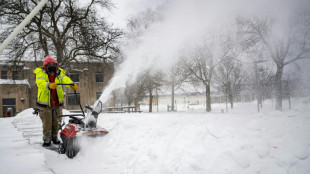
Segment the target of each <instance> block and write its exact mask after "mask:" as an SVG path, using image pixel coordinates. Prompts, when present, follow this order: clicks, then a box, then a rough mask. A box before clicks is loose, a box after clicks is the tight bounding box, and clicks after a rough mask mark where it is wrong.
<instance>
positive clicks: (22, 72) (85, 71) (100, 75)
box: [0, 62, 113, 117]
mask: <svg viewBox="0 0 310 174" xmlns="http://www.w3.org/2000/svg"><path fill="white" fill-rule="evenodd" d="M38 66H42V62H21V63H19V64H17V65H13V64H12V63H7V62H0V73H1V74H0V77H1V78H0V117H3V116H5V113H6V111H8V110H11V111H12V114H13V115H16V114H17V113H18V112H21V111H23V110H24V109H27V108H33V107H36V96H37V86H36V84H35V74H34V73H33V70H34V69H35V68H36V67H38ZM111 67H113V66H107V65H106V64H103V63H90V62H84V63H79V64H78V63H71V64H70V66H69V67H68V68H65V71H66V75H67V76H69V77H70V78H71V79H72V80H73V81H74V82H75V83H77V84H78V86H79V89H78V90H77V94H78V100H80V102H81V104H82V106H84V105H85V104H93V103H94V102H95V101H96V100H97V99H98V98H99V97H100V95H101V93H102V91H103V88H104V87H105V86H106V85H107V83H108V81H109V80H110V79H111V77H112V75H113V68H111ZM63 89H64V93H65V103H64V104H65V108H66V109H68V110H79V105H78V103H77V102H76V100H75V95H74V92H73V90H72V89H69V88H66V87H63Z"/></svg>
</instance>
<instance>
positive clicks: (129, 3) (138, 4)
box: [107, 0, 165, 28]
mask: <svg viewBox="0 0 310 174" xmlns="http://www.w3.org/2000/svg"><path fill="white" fill-rule="evenodd" d="M164 1H165V0H112V2H113V3H114V6H115V8H113V10H112V12H110V13H109V14H107V15H108V16H109V20H110V21H111V22H112V23H113V24H114V25H116V26H118V27H121V28H124V27H125V26H126V22H127V19H128V18H130V17H131V16H133V15H134V14H137V13H139V12H141V11H144V10H145V9H147V8H155V7H156V6H158V5H159V4H161V3H163V2H164Z"/></svg>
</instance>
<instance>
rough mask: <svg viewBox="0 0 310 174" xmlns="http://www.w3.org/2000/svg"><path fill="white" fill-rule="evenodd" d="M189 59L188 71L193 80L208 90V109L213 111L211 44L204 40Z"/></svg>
mask: <svg viewBox="0 0 310 174" xmlns="http://www.w3.org/2000/svg"><path fill="white" fill-rule="evenodd" d="M191 53H192V54H191V55H190V58H188V59H189V61H188V65H189V66H188V67H189V68H188V71H189V72H190V74H191V77H190V78H191V79H192V82H193V83H194V84H195V83H202V84H203V86H204V87H205V90H206V111H207V112H210V111H211V80H212V78H213V72H214V67H215V66H214V64H213V50H212V46H211V44H208V43H207V42H206V41H203V42H202V43H201V45H199V46H196V47H195V48H194V49H193V51H192V52H191Z"/></svg>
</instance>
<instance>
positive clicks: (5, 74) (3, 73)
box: [1, 71, 8, 79]
mask: <svg viewBox="0 0 310 174" xmlns="http://www.w3.org/2000/svg"><path fill="white" fill-rule="evenodd" d="M1 79H8V72H7V71H1Z"/></svg>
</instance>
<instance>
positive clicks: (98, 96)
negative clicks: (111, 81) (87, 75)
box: [96, 92, 102, 100]
mask: <svg viewBox="0 0 310 174" xmlns="http://www.w3.org/2000/svg"><path fill="white" fill-rule="evenodd" d="M101 94H102V92H97V93H96V98H97V100H98V99H99V98H100V96H101Z"/></svg>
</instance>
